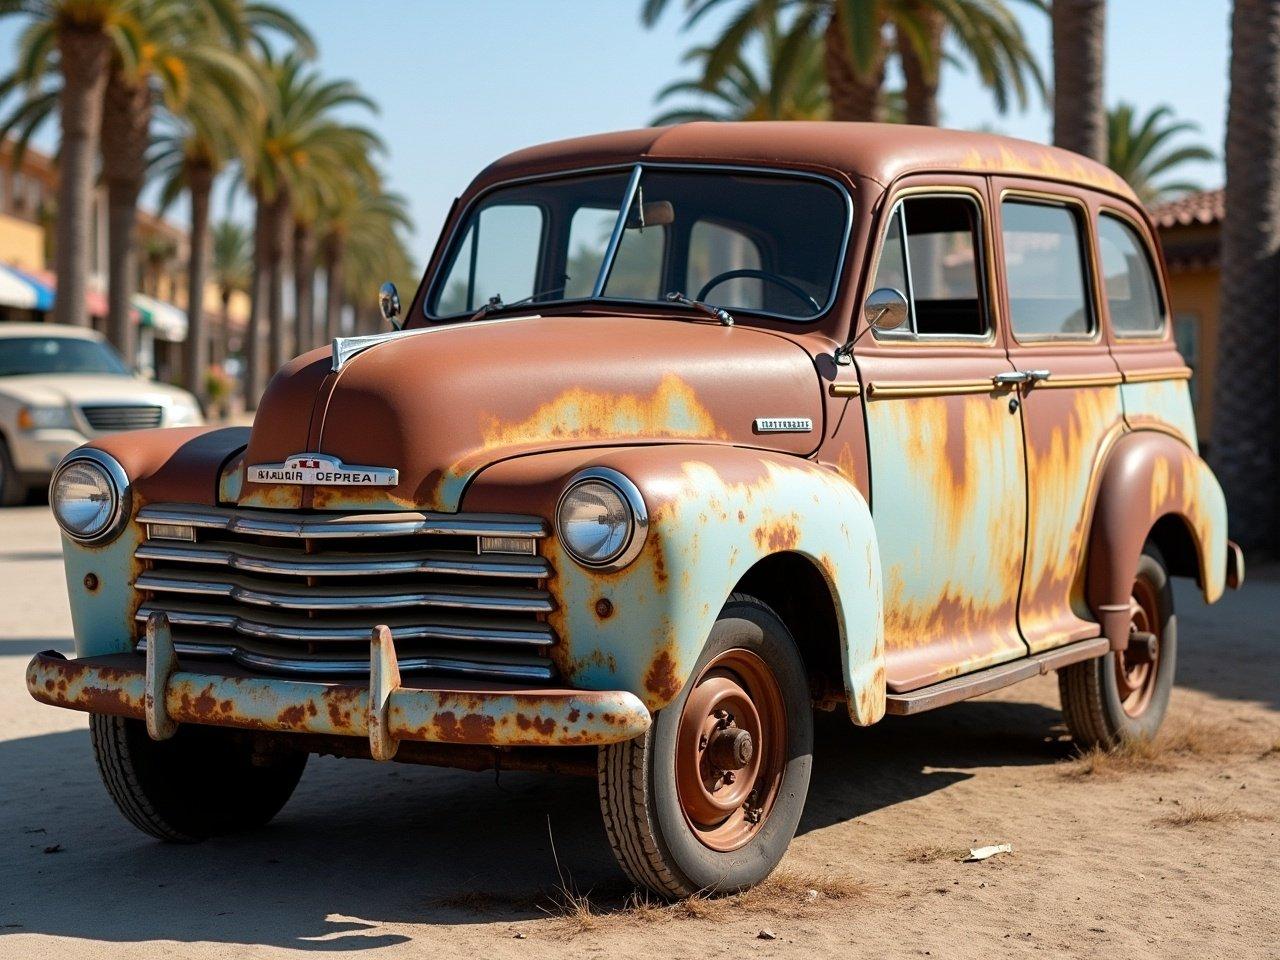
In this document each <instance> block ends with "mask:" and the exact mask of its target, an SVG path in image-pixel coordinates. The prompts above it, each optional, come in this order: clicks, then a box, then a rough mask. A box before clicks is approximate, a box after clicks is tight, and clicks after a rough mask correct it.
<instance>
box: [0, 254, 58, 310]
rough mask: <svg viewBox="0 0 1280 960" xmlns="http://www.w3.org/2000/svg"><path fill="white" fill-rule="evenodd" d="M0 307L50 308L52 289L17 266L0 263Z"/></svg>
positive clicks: (51, 305)
mask: <svg viewBox="0 0 1280 960" xmlns="http://www.w3.org/2000/svg"><path fill="white" fill-rule="evenodd" d="M0 307H16V308H17V309H19V310H52V309H53V289H52V288H51V287H49V286H48V285H46V284H44V283H41V282H40V281H39V280H37V279H36V278H35V277H33V276H32V275H31V274H29V273H25V272H23V271H22V270H19V269H18V268H17V267H9V266H5V265H4V264H0Z"/></svg>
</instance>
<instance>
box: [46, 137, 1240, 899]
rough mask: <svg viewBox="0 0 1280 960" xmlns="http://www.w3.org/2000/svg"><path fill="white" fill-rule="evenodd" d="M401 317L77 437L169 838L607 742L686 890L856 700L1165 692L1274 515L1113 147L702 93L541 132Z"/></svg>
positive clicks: (87, 519) (99, 563)
mask: <svg viewBox="0 0 1280 960" xmlns="http://www.w3.org/2000/svg"><path fill="white" fill-rule="evenodd" d="M382 302H383V306H384V313H385V314H386V316H387V317H388V319H390V320H392V322H393V326H395V327H397V329H396V330H394V331H390V332H387V333H385V334H379V335H373V336H362V337H353V338H341V339H338V340H335V341H334V343H333V345H332V347H331V348H325V349H322V350H316V351H312V352H310V353H307V354H305V355H303V356H301V357H298V358H296V359H295V360H293V361H291V362H289V363H288V364H286V365H285V366H284V367H283V368H282V369H281V370H280V371H279V372H277V373H276V375H275V377H274V378H273V379H272V381H271V383H270V385H269V386H268V388H267V390H266V393H265V395H264V396H263V398H262V401H261V405H260V407H259V408H258V411H257V416H256V419H255V420H254V423H253V427H252V429H242V428H225V429H172V430H158V431H143V432H137V433H131V434H125V435H119V436H112V437H109V438H102V439H98V440H95V441H94V442H92V443H90V444H88V445H86V446H84V447H82V448H80V449H78V450H77V451H75V452H74V453H72V454H71V455H69V456H68V458H67V459H66V460H65V461H64V462H63V463H62V465H61V467H60V469H59V471H58V473H57V476H56V478H55V479H54V481H53V485H52V502H53V506H54V510H55V511H56V513H57V516H58V519H59V522H60V523H61V526H62V529H63V531H64V540H63V545H64V553H65V557H66V572H67V588H68V590H69V593H70V597H71V605H72V612H73V615H74V622H75V634H76V638H75V639H76V653H77V656H76V657H75V658H74V659H66V658H64V657H62V656H60V655H58V654H57V653H42V654H40V655H38V656H36V657H35V658H34V660H32V662H31V665H30V669H29V672H28V675H27V683H28V686H29V688H30V691H31V693H32V695H33V696H35V697H36V698H37V699H39V700H42V701H44V702H46V703H50V704H54V705H57V706H62V707H69V708H72V709H77V710H84V711H88V712H89V713H90V714H92V717H91V721H92V723H91V730H92V740H93V745H94V749H95V751H96V754H97V758H98V763H99V766H100V768H101V771H102V775H103V779H104V780H105V782H106V785H107V788H108V791H109V792H110V794H111V796H112V797H113V798H114V799H115V801H116V803H117V804H118V805H119V807H120V809H121V811H122V812H123V813H124V815H125V816H126V817H128V819H130V820H131V821H132V822H133V823H135V824H136V825H137V826H138V827H140V828H141V829H142V830H144V831H147V832H148V833H151V834H154V835H155V836H157V837H161V838H165V839H170V840H193V839H199V838H202V837H206V836H209V835H211V834H215V833H219V832H222V831H226V830H232V829H235V828H242V827H248V826H254V825H259V824H263V823H265V822H266V821H267V820H269V819H270V818H271V817H272V816H273V815H274V814H275V813H276V812H277V811H278V810H279V809H280V808H281V806H282V805H283V804H284V803H285V801H286V800H287V798H288V797H289V795H290V793H291V792H292V790H293V789H294V787H295V785H296V784H297V782H298V778H299V776H300V775H301V773H302V769H303V765H304V763H305V762H306V759H307V757H308V755H309V754H312V753H325V754H337V755H341V756H347V757H364V758H373V759H376V760H383V761H385V760H392V759H395V760H399V761H405V762H414V763H430V764H443V765H454V766H460V767H464V768H472V769H490V768H497V769H500V770H517V769H540V770H548V769H550V770H559V771H564V772H566V773H584V774H587V775H590V776H595V777H597V778H598V784H599V797H600V805H601V808H602V810H603V815H604V822H605V825H606V827H607V833H608V837H609V841H610V843H611V844H612V846H613V850H614V852H615V854H616V856H617V859H618V861H619V863H620V864H621V866H622V868H623V869H624V870H625V871H626V873H627V874H628V875H629V876H630V878H631V879H632V880H633V881H635V882H636V883H637V884H640V885H643V886H644V887H648V888H650V889H652V890H654V891H657V892H658V893H660V894H663V895H669V896H679V895H684V894H690V893H693V892H694V891H725V890H738V889H742V888H744V887H747V886H749V885H751V884H753V883H756V882H758V881H760V880H761V879H762V878H763V877H765V876H766V875H767V874H768V873H769V871H770V870H771V869H772V868H773V867H774V866H775V865H776V864H777V863H778V861H779V859H780V858H781V856H782V855H783V852H784V850H785V849H786V847H787V845H788V843H789V842H790V840H791V838H792V836H793V834H794V832H795V830H796V826H797V823H798V822H799V819H800V814H801V808H802V806H803V804H804V801H805V795H806V792H807V788H808V784H809V776H810V766H811V758H810V754H811V742H812V730H813V712H812V710H811V707H814V706H816V707H818V708H825V709H842V710H847V712H848V715H849V717H850V718H851V719H852V722H853V723H854V724H855V725H860V726H865V725H868V724H873V723H876V722H878V721H880V720H881V718H882V717H884V715H885V714H886V713H887V714H894V715H910V714H915V713H919V712H921V711H925V710H931V709H933V708H936V707H940V706H943V705H946V704H949V703H953V702H955V701H959V700H962V699H965V698H968V697H973V696H976V695H978V694H982V693H985V692H987V691H991V690H994V689H996V688H999V687H1003V686H1006V685H1009V684H1012V683H1014V682H1016V681H1019V680H1022V679H1024V678H1027V677H1032V676H1036V675H1039V674H1045V673H1047V672H1049V671H1051V670H1052V671H1057V674H1058V678H1059V684H1060V689H1061V695H1062V706H1063V711H1064V713H1065V716H1066V720H1067V724H1068V726H1069V727H1070V730H1071V732H1072V733H1073V734H1074V736H1075V738H1076V740H1077V742H1079V743H1080V744H1083V745H1103V746H1106V745H1111V744H1114V743H1116V742H1117V741H1118V740H1120V739H1121V738H1125V737H1131V736H1141V735H1149V734H1151V733H1152V732H1154V731H1155V730H1156V728H1157V727H1158V726H1159V724H1160V722H1161V719H1162V717H1163V716H1164V713H1165V710H1166V707H1167V704H1168V699H1169V692H1170V688H1171V686H1172V684H1173V681H1174V667H1175V659H1176V653H1177V634H1176V621H1175V617H1174V610H1173V598H1172V593H1171V591H1170V583H1169V578H1170V577H1171V576H1185V577H1194V578H1195V579H1196V580H1197V581H1198V583H1199V585H1200V588H1201V590H1202V591H1203V594H1204V597H1205V599H1206V600H1208V601H1214V600H1216V599H1218V597H1219V596H1220V595H1221V593H1222V592H1223V590H1224V588H1225V587H1228V586H1230V587H1235V586H1238V585H1239V583H1240V581H1241V579H1242V577H1243V573H1244V570H1243V558H1242V556H1241V554H1240V552H1239V550H1238V549H1237V548H1235V547H1234V545H1233V544H1231V543H1230V542H1229V541H1228V539H1227V535H1226V505H1225V503H1224V500H1223V495H1222V491H1221V489H1220V488H1219V485H1218V483H1217V482H1216V480H1215V479H1214V477H1213V475H1212V473H1211V472H1210V470H1209V468H1208V467H1207V466H1206V465H1205V463H1204V462H1203V461H1202V460H1201V458H1200V457H1199V455H1198V454H1197V445H1196V429H1195V424H1194V421H1193V418H1192V407H1191V401H1190V397H1189V394H1188V382H1187V381H1188V377H1189V371H1188V369H1187V367H1186V365H1185V364H1184V362H1183V360H1182V359H1181V358H1180V357H1179V355H1178V353H1177V351H1176V349H1175V347H1174V345H1173V342H1172V339H1171V334H1170V322H1169V308H1168V303H1167V297H1166V293H1165V283H1164V277H1163V272H1162V267H1161V261H1160V257H1159V254H1158V248H1157V245H1156V240H1155V235H1154V232H1153V231H1152V228H1151V224H1150V222H1149V220H1148V218H1147V216H1146V214H1145V213H1144V211H1143V209H1142V207H1141V206H1140V205H1139V203H1138V202H1137V200H1136V199H1135V197H1134V195H1133V193H1132V192H1131V191H1130V190H1129V189H1128V188H1127V187H1126V186H1125V184H1124V183H1123V182H1122V181H1121V180H1120V179H1119V178H1117V177H1116V176H1115V175H1114V174H1113V173H1111V172H1110V171H1108V170H1107V169H1105V168H1104V167H1102V166H1100V165H1098V164H1095V163H1092V162H1090V161H1088V160H1085V159H1082V158H1081V157H1078V156H1075V155H1072V154H1069V153H1065V152H1063V151H1060V150H1055V149H1051V148H1048V147H1044V146H1039V145H1035V144H1031V143H1025V142H1020V141H1015V140H1009V139H1003V138H1000V137H995V136H987V135H980V134H971V133H959V132H950V131H943V130H934V129H927V128H913V127H889V126H877V125H862V124H840V123H818V124H808V123H789V124H770V123H755V124H702V123H698V124H691V125H686V126H677V127H671V128H665V129H649V130H637V131H631V132H624V133H617V134H611V135H603V136H593V137H586V138H582V139H577V140H571V141H566V142H561V143H553V144H549V145H545V146H539V147H535V148H532V149H529V150H524V151H521V152H518V153H514V154H512V155H510V156H507V157H505V158H503V159H501V160H499V161H497V162H496V163H494V164H492V165H491V166H490V167H488V168H487V169H486V170H484V171H483V172H482V173H481V174H480V175H479V176H478V177H477V178H476V180H475V181H474V182H473V183H472V184H471V186H470V187H469V188H468V190H467V191H466V193H465V195H464V196H463V197H461V198H460V200H459V201H458V202H457V203H456V205H455V207H454V210H453V212H452V213H451V214H450V216H449V218H448V221H447V223H446V225H445V228H444V231H443V233H442V235H441V239H440V242H439V243H438V245H437V248H436V250H435V253H434V255H433V256H432V258H431V262H430V264H429V265H428V267H427V270H426V273H425V277H424V279H423V281H422V283H421V285H420V287H419V289H418V291H417V293H416V295H415V296H414V298H413V300H412V302H411V303H410V305H409V307H408V310H407V312H406V313H405V315H404V317H403V318H401V317H400V314H399V302H398V296H397V295H396V294H395V291H394V289H392V288H389V287H384V289H383V292H382Z"/></svg>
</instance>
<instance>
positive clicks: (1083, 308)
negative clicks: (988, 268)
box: [1000, 200, 1094, 340]
mask: <svg viewBox="0 0 1280 960" xmlns="http://www.w3.org/2000/svg"><path fill="white" fill-rule="evenodd" d="M1000 216H1001V220H1002V228H1001V229H1002V235H1003V237H1004V269H1005V277H1006V282H1007V283H1008V286H1009V314H1010V316H1009V319H1010V322H1011V324H1012V326H1013V333H1014V335H1015V336H1016V337H1017V338H1018V339H1020V340H1037V339H1054V338H1081V337H1089V336H1090V335H1092V333H1093V329H1094V326H1093V314H1092V311H1091V310H1090V309H1089V296H1088V289H1089V288H1088V282H1087V279H1086V274H1085V266H1084V245H1083V244H1082V242H1081V234H1080V219H1079V217H1077V216H1076V214H1075V212H1074V211H1073V210H1071V209H1070V208H1068V207H1065V206H1060V205H1058V204H1050V203H1037V202H1034V201H1027V200H1006V201H1004V203H1002V204H1001V205H1000Z"/></svg>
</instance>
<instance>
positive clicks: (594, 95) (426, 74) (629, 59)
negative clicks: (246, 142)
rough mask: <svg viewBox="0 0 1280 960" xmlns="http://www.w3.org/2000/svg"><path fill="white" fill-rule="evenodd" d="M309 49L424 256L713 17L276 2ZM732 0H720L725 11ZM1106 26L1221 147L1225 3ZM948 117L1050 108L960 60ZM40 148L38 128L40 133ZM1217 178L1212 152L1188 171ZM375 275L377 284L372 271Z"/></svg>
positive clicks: (4, 36)
mask: <svg viewBox="0 0 1280 960" xmlns="http://www.w3.org/2000/svg"><path fill="white" fill-rule="evenodd" d="M277 2H281V3H282V4H283V5H284V6H286V7H288V8H290V9H292V10H293V11H294V12H295V13H296V14H297V15H298V16H299V17H300V18H301V19H302V20H303V21H304V22H305V23H306V24H307V25H308V26H309V27H310V28H311V30H312V32H313V33H314V34H315V36H316V37H317V39H318V41H319V45H320V65H321V66H322V68H323V69H324V70H326V71H328V72H330V73H332V74H333V75H335V76H343V77H349V78H352V79H354V80H356V81H358V82H359V83H360V84H361V85H362V86H363V87H364V88H365V90H367V91H368V93H369V94H370V95H371V96H372V97H373V98H374V99H375V100H376V101H378V103H379V104H380V105H381V108H382V110H381V114H380V116H379V117H378V118H377V120H376V121H375V125H376V127H377V129H378V130H379V131H380V132H381V133H382V135H383V137H384V139H385V140H386V141H387V144H388V146H389V155H388V157H387V158H386V160H385V166H386V169H387V172H388V175H389V178H390V182H391V185H392V187H393V188H394V189H396V190H398V191H400V192H402V193H404V194H405V195H407V196H408V198H409V200H410V203H411V208H412V214H413V217H414V221H415V223H416V225H417V231H416V235H415V236H414V238H413V243H412V250H413V252H414V254H415V256H416V257H417V258H418V259H419V260H425V258H426V256H427V254H428V253H429V251H430V249H431V246H432V244H433V243H434V242H435V238H436V234H437V232H438V230H439V227H440V224H441V221H442V220H443V218H444V216H445V213H446V212H447V210H448V207H449V204H450V202H451V200H452V199H453V197H454V196H456V195H457V194H458V193H459V192H460V191H461V190H462V189H463V188H464V187H465V186H466V184H467V182H468V181H469V180H470V179H471V177H472V176H473V175H474V174H475V173H476V172H477V171H479V170H480V168H481V167H483V166H484V165H485V164H486V163H488V162H489V161H490V160H492V159H494V158H495V157H497V156H500V155H501V154H503V153H505V152H507V151H509V150H513V149H516V148H519V147H523V146H528V145H530V144H534V143H538V142H541V141H545V140H554V139H559V138H562V137H571V136H577V135H580V134H585V133H592V132H599V131H603V130H611V129H623V128H627V127H636V126H643V125H645V124H647V122H648V121H649V119H650V118H651V117H652V116H654V114H655V112H656V111H655V108H654V104H653V96H654V94H655V93H656V92H657V91H658V90H659V89H660V88H661V87H662V86H663V85H665V84H666V83H667V82H669V81H670V80H672V79H674V78H676V77H680V76H685V75H687V73H688V71H687V68H685V67H683V66H682V65H681V63H680V58H681V55H682V54H683V52H684V51H685V50H686V49H687V48H688V47H689V46H690V45H692V44H694V43H696V42H700V41H705V40H706V39H708V38H709V37H710V36H713V35H714V32H715V29H716V26H717V23H718V21H716V20H714V19H712V18H708V19H707V22H706V23H705V24H699V27H698V29H697V31H696V32H695V33H692V34H690V33H686V32H684V31H682V30H681V29H680V21H681V18H680V16H679V12H680V8H681V7H683V3H682V2H681V0H670V9H669V10H668V13H667V15H666V17H665V18H664V19H663V21H662V22H661V23H660V24H659V25H658V27H657V28H655V29H654V30H651V31H646V30H644V29H643V28H642V27H641V25H640V22H639V16H638V10H639V7H640V3H639V0H360V2H351V0H277ZM1010 2H1011V4H1012V6H1013V7H1014V8H1015V9H1017V10H1018V11H1019V16H1020V18H1021V20H1022V21H1023V24H1024V28H1025V30H1026V33H1027V35H1028V38H1029V40H1030V43H1031V45H1032V47H1033V49H1034V50H1035V51H1036V53H1037V54H1038V55H1039V57H1040V59H1041V62H1042V64H1044V67H1045V70H1046V71H1048V70H1049V66H1050V63H1049V24H1048V18H1047V17H1046V16H1044V15H1043V14H1042V13H1039V12H1037V11H1035V10H1034V9H1032V8H1031V6H1030V4H1024V3H1022V2H1020V0H1010ZM731 7H732V4H726V11H727V10H728V9H729V8H731ZM1109 8H1110V12H1109V14H1108V22H1107V70H1108V74H1107V100H1108V103H1109V104H1113V103H1115V102H1116V101H1117V100H1121V99H1125V100H1129V101H1131V102H1133V103H1135V104H1136V105H1137V106H1138V107H1139V108H1141V109H1144V110H1145V109H1146V108H1149V107H1151V106H1154V105H1156V104H1158V103H1168V104H1170V105H1171V106H1172V107H1173V108H1174V110H1175V111H1176V113H1177V114H1178V115H1179V117H1181V118H1185V119H1189V120H1194V121H1195V122H1197V123H1199V124H1200V126H1201V128H1202V139H1203V140H1204V142H1205V143H1206V144H1207V145H1208V146H1209V147H1210V148H1211V149H1213V150H1214V151H1215V153H1219V154H1220V153H1221V150H1222V138H1223V126H1224V120H1225V114H1226V95H1227V59H1228V57H1227V55H1228V48H1229V29H1228V21H1229V17H1230V3H1229V2H1228V0H1163V2H1156V0H1112V2H1111V3H1110V4H1109ZM16 33H17V25H16V23H14V22H13V21H12V20H9V21H8V22H5V23H3V24H2V25H0V52H3V55H2V56H0V66H3V67H4V69H5V70H6V71H7V70H8V69H9V68H10V66H11V64H12V49H13V41H14V37H15V35H16ZM942 114H943V122H944V123H945V124H946V125H947V126H954V127H965V128H974V127H983V126H988V127H990V128H992V129H995V130H997V131H999V132H1002V133H1008V134H1011V135H1015V136H1021V137H1027V138H1029V139H1033V140H1047V139H1048V137H1049V132H1050V120H1049V114H1048V111H1047V110H1046V109H1045V108H1044V105H1043V104H1035V105H1033V107H1032V108H1031V109H1029V110H1028V111H1027V112H1025V113H1017V112H1013V113H1010V114H1007V115H1005V116H1000V115H998V114H997V113H996V112H995V108H994V106H993V105H992V102H991V98H990V97H989V96H988V95H987V94H986V93H985V92H984V91H983V90H982V88H981V87H980V86H979V85H978V84H977V83H976V81H975V80H974V78H973V76H972V75H971V74H969V73H966V72H965V71H964V70H963V69H956V68H949V69H947V70H946V71H945V72H944V76H943V83H942ZM44 142H45V143H46V144H48V143H49V139H46V140H45V141H44ZM1189 172H1190V173H1191V174H1192V178H1193V179H1197V180H1199V181H1200V182H1201V183H1202V184H1203V185H1205V186H1217V185H1218V184H1219V183H1220V182H1221V178H1222V172H1221V166H1220V164H1217V163H1211V164H1201V165H1197V167H1196V168H1195V169H1194V170H1190V171H1189ZM370 282H371V283H372V282H375V281H374V280H371V281H370Z"/></svg>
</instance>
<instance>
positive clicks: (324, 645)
mask: <svg viewBox="0 0 1280 960" xmlns="http://www.w3.org/2000/svg"><path fill="white" fill-rule="evenodd" d="M138 521H139V522H140V523H142V524H144V525H147V529H148V536H147V538H146V539H145V540H143V542H142V543H141V544H140V545H139V546H138V549H137V553H136V556H137V558H138V560H139V561H141V562H140V564H139V568H140V569H139V572H138V575H137V577H136V579H135V581H134V587H135V588H136V589H137V590H139V591H140V592H141V593H142V601H141V605H140V606H139V608H138V613H137V619H138V631H137V636H138V638H139V643H138V647H139V649H145V641H144V640H143V639H142V636H143V625H144V624H145V621H146V619H147V617H148V616H150V615H151V614H152V613H155V612H164V613H165V614H166V615H167V616H168V618H169V622H170V624H171V626H172V628H173V638H174V642H175V646H176V647H177V649H178V652H179V653H181V654H184V655H193V656H213V657H225V658H230V659H234V660H236V661H239V662H240V663H241V664H243V665H245V666H247V667H250V668H252V669H257V670H264V671H270V672H276V673H309V674H330V675H333V676H343V675H362V674H367V673H368V670H369V633H370V630H371V629H372V628H373V626H375V625H376V624H380V623H385V624H386V625H387V626H389V627H390V628H391V632H392V635H393V636H394V638H395V642H396V654H397V656H398V657H399V660H400V668H401V670H402V671H403V672H419V673H424V672H428V673H440V674H446V675H458V676H479V677H491V678H499V679H506V680H531V681H533V680H549V679H551V678H552V677H553V676H554V668H553V666H552V663H551V660H550V659H549V657H548V655H547V654H548V648H550V647H551V646H552V645H553V644H554V643H555V640H556V638H555V634H554V632H553V631H552V629H551V627H550V626H548V624H547V623H546V615H547V614H548V613H550V612H551V611H552V610H553V609H554V604H553V601H552V599H551V595H550V594H549V593H548V592H547V590H546V583H545V581H546V579H547V577H549V576H550V574H551V570H550V567H549V565H548V564H547V561H546V560H545V559H543V558H542V557H539V556H537V555H519V554H489V553H485V554H481V553H479V552H478V550H477V545H478V538H479V537H481V536H488V537H513V538H516V539H518V540H522V541H526V542H527V541H530V540H532V541H534V542H535V543H536V541H537V540H538V539H539V538H541V537H542V536H544V534H545V528H544V524H543V522H542V521H541V520H539V519H537V518H536V517H518V516H507V515H500V514H432V513H417V512H404V513H367V514H351V513H310V514H304V513H279V512H276V511H271V510H237V509H214V508H209V507H200V506H189V505H184V504H151V505H148V506H145V507H143V508H142V510H140V511H139V513H138ZM155 524H166V525H170V524H172V525H181V526H185V527H190V528H192V529H193V530H194V532H195V539H194V540H177V539H165V538H160V537H153V536H151V532H152V531H151V525H155Z"/></svg>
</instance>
